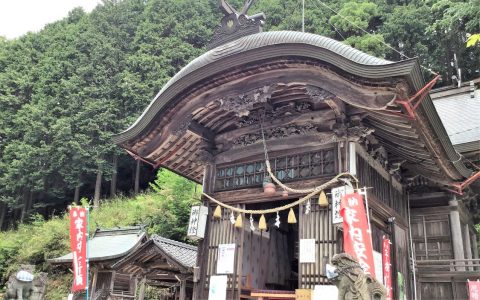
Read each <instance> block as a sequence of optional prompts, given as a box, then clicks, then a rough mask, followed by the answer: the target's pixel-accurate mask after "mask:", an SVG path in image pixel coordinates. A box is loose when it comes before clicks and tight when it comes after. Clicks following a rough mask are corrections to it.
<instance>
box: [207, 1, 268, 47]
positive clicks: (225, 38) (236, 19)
mask: <svg viewBox="0 0 480 300" xmlns="http://www.w3.org/2000/svg"><path fill="white" fill-rule="evenodd" d="M252 4H253V0H246V1H245V3H244V5H243V8H242V9H241V10H240V12H239V11H237V10H236V9H235V8H234V7H233V6H231V5H230V4H228V3H227V2H226V1H225V0H218V6H219V8H220V10H221V11H222V12H223V14H224V15H225V16H224V17H223V18H222V20H221V22H220V25H219V26H217V28H216V29H215V32H214V33H213V37H212V39H211V40H210V42H209V43H208V45H207V48H208V49H209V50H210V49H213V48H216V47H218V46H220V45H223V44H225V43H228V42H231V41H233V40H236V39H238V38H240V37H243V36H247V35H251V34H255V33H259V32H262V26H263V24H264V20H265V14H263V13H258V14H255V15H253V16H248V15H247V12H248V10H249V9H250V7H251V6H252Z"/></svg>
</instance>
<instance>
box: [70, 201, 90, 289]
mask: <svg viewBox="0 0 480 300" xmlns="http://www.w3.org/2000/svg"><path fill="white" fill-rule="evenodd" d="M70 248H71V250H72V255H73V257H72V262H73V286H72V291H73V292H76V291H81V290H85V289H86V288H87V209H85V208H83V207H72V208H70Z"/></svg>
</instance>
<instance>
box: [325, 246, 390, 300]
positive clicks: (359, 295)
mask: <svg viewBox="0 0 480 300" xmlns="http://www.w3.org/2000/svg"><path fill="white" fill-rule="evenodd" d="M331 263H332V265H333V266H334V267H335V268H336V270H335V272H336V273H337V275H338V276H337V277H334V278H333V280H332V281H333V282H334V283H335V285H336V286H337V288H338V300H385V299H386V296H387V290H386V289H385V287H384V286H383V285H382V284H381V283H379V282H378V281H377V280H376V279H375V278H373V277H372V276H370V275H368V274H365V273H364V272H363V270H362V268H361V267H360V264H359V263H358V261H357V260H356V259H355V258H353V257H352V256H351V255H349V254H346V253H340V254H336V255H335V256H334V257H333V258H332V261H331Z"/></svg>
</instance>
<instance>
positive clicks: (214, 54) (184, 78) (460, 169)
mask: <svg viewBox="0 0 480 300" xmlns="http://www.w3.org/2000/svg"><path fill="white" fill-rule="evenodd" d="M290 37H295V38H294V39H293V40H292V41H288V38H290ZM299 37H301V38H299ZM275 38H277V39H278V40H275ZM302 39H304V40H302ZM308 39H311V40H312V41H313V42H312V41H310V40H309V41H307V40H308ZM315 39H317V40H315ZM319 39H321V37H318V36H313V35H309V34H301V33H291V32H283V33H282V32H277V33H263V34H258V35H252V36H247V37H244V38H241V39H239V40H237V41H234V42H231V43H229V44H227V45H229V47H225V46H222V47H219V48H217V49H213V50H211V51H209V52H207V53H205V54H204V55H202V56H201V57H199V58H198V59H196V60H194V61H193V62H192V63H191V64H190V65H189V66H187V67H186V68H184V69H182V71H180V72H179V73H178V74H177V75H176V76H175V77H174V78H173V79H172V80H171V81H170V82H169V83H167V85H166V86H165V87H164V88H163V89H162V91H160V93H159V94H158V95H157V96H156V97H155V99H154V101H152V103H151V105H150V106H149V107H148V108H147V110H145V112H144V114H142V116H141V117H140V118H139V119H138V120H137V122H136V123H135V124H133V125H132V126H131V127H130V128H129V129H127V130H126V131H125V132H123V133H121V134H119V135H117V136H115V137H114V138H113V140H114V142H116V143H118V144H121V145H122V144H123V143H125V142H126V141H128V140H130V139H132V138H134V137H135V136H138V135H139V134H141V132H142V131H143V130H144V129H146V128H147V126H148V125H149V124H150V123H151V122H152V121H153V120H154V118H155V116H157V115H158V114H160V113H161V111H162V109H164V108H165V107H166V105H167V103H170V102H171V100H174V98H175V96H176V95H179V94H180V93H181V92H182V91H183V90H185V89H186V88H188V87H189V86H192V85H194V84H196V83H198V82H200V81H201V80H203V79H205V78H208V77H211V76H213V75H215V74H219V73H222V72H224V71H225V70H226V69H227V68H229V69H230V68H232V67H239V66H241V65H245V62H248V63H252V62H256V61H260V60H265V59H272V58H274V57H286V56H289V55H290V56H297V57H308V58H314V59H318V60H320V61H324V62H326V63H329V64H332V65H334V66H336V67H337V68H339V69H341V70H343V71H345V72H346V73H349V74H352V75H353V76H360V77H363V78H371V79H381V78H384V77H404V78H406V79H407V81H408V82H409V83H410V85H411V86H412V87H413V90H415V91H417V90H420V89H421V88H422V87H423V86H424V81H423V78H422V74H421V71H420V67H419V64H418V61H417V60H416V59H411V60H405V61H401V62H396V63H392V62H388V61H382V60H376V61H375V60H372V58H371V57H368V56H367V57H365V56H363V57H361V59H358V58H355V57H356V55H357V54H358V53H356V54H355V55H350V54H349V53H348V52H350V51H352V50H351V49H347V48H341V51H338V52H335V51H332V49H333V48H332V47H328V46H327V45H326V44H323V45H320V44H319V43H321V42H319V41H318V40H319ZM328 42H329V43H333V45H334V46H333V47H338V49H340V46H339V45H338V44H336V43H338V42H335V41H333V42H332V41H328ZM212 62H218V63H212ZM369 63H370V64H369ZM192 66H193V67H192ZM416 127H418V128H419V129H420V133H421V134H422V139H423V140H424V141H425V142H426V143H427V144H428V149H429V151H430V152H431V153H432V154H433V156H434V157H435V160H436V162H437V163H438V165H439V166H440V167H441V169H442V170H443V171H444V172H445V174H446V175H447V176H448V177H449V178H451V179H452V180H461V179H463V178H466V177H468V176H469V175H470V174H471V171H470V170H468V169H467V168H466V167H465V165H464V164H463V163H462V162H461V161H458V154H457V153H456V152H455V149H454V148H453V146H452V145H451V143H450V140H449V138H448V136H447V134H446V131H445V129H444V128H443V125H442V123H441V121H440V118H439V117H438V115H437V113H436V111H435V108H434V107H433V104H432V101H431V99H430V97H429V96H428V95H427V96H426V98H425V99H424V100H423V102H422V103H421V105H420V106H419V113H418V119H417V122H416Z"/></svg>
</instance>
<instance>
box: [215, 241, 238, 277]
mask: <svg viewBox="0 0 480 300" xmlns="http://www.w3.org/2000/svg"><path fill="white" fill-rule="evenodd" d="M234 263H235V244H220V245H218V260H217V274H233V266H234Z"/></svg>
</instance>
